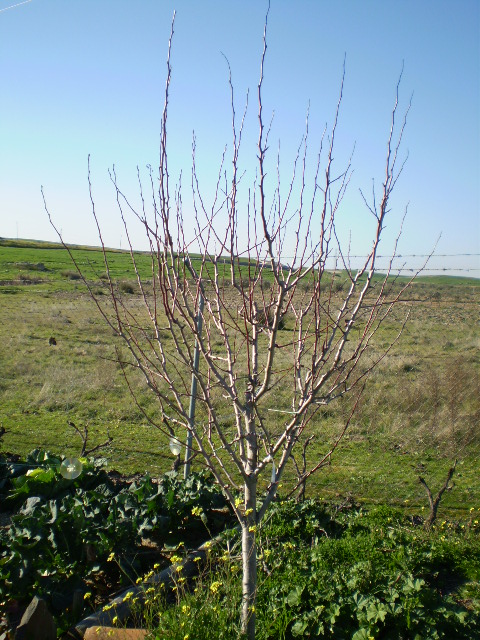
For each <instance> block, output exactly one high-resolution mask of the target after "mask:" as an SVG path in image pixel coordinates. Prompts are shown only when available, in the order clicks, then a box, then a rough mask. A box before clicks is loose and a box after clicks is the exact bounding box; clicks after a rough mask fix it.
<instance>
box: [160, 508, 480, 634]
mask: <svg viewBox="0 0 480 640" xmlns="http://www.w3.org/2000/svg"><path fill="white" fill-rule="evenodd" d="M449 525H450V526H449ZM478 533H479V532H478V529H477V528H476V527H475V528H474V529H470V530H467V529H466V528H465V526H463V528H462V525H461V524H454V523H445V524H444V526H441V527H439V528H434V529H433V530H431V531H430V532H426V531H424V530H423V528H422V527H421V526H418V525H417V526H415V525H413V524H412V522H411V520H409V519H408V518H407V517H406V516H405V514H403V513H402V512H401V511H399V510H395V509H390V508H386V507H380V508H377V509H373V510H371V511H366V510H364V509H359V508H349V509H343V510H339V509H338V507H336V506H329V505H325V504H322V503H320V502H318V501H313V500H307V501H306V502H304V503H302V504H296V503H294V502H293V501H288V502H285V503H282V504H278V503H277V504H275V505H274V507H273V510H272V513H271V515H270V517H269V518H268V519H267V520H266V522H265V523H264V525H263V526H262V527H261V528H260V529H259V532H258V540H257V541H258V547H259V589H258V593H257V619H258V627H257V633H258V637H259V638H261V639H262V640H267V639H268V640H274V639H275V640H279V639H283V640H287V639H288V640H294V639H296V638H320V637H321V638H335V639H338V638H340V639H341V638H345V639H347V638H348V639H350V638H353V639H355V640H368V639H371V638H390V639H396V640H400V639H402V638H445V639H450V638H464V639H467V638H469V639H470V638H473V637H477V635H478V632H479V629H480V598H479V597H480V590H479V588H478V579H479V577H480V562H479V557H480V555H479V550H480V541H479V536H478ZM209 569H210V570H209V572H208V575H207V574H205V573H201V574H200V576H199V578H198V579H197V582H196V583H195V585H194V587H195V588H194V590H193V592H189V591H187V590H186V589H185V587H184V585H182V584H181V583H180V584H179V585H177V590H176V592H175V593H176V604H175V607H173V608H172V606H171V605H169V604H168V600H167V599H166V598H165V596H163V600H162V601H161V603H160V604H157V609H156V612H157V614H158V615H159V618H158V617H157V619H159V622H157V623H156V625H154V624H153V623H152V624H151V625H150V627H149V628H150V629H152V630H155V631H154V632H155V633H156V634H157V637H158V638H163V637H171V638H179V639H181V638H183V637H184V635H181V632H183V634H185V635H187V634H189V637H192V638H193V637H195V638H197V637H198V638H204V637H205V638H207V637H209V636H208V634H207V635H204V634H202V632H201V630H200V631H199V628H200V629H201V627H199V626H198V625H199V624H205V625H206V624H208V619H209V616H212V615H213V614H214V613H215V611H218V612H219V615H218V623H216V626H215V629H216V632H217V633H218V634H219V635H218V637H224V638H233V637H240V636H239V634H238V629H237V627H236V626H235V617H234V613H235V606H236V603H238V601H239V599H240V590H239V587H238V585H236V583H235V581H232V580H231V578H230V576H232V575H235V574H236V573H238V571H239V570H240V566H239V556H238V549H237V548H236V547H235V544H233V545H232V543H229V545H228V546H227V547H226V548H225V547H224V548H223V550H221V551H219V552H218V553H217V555H216V556H214V557H212V558H211V559H210V564H209ZM475 585H476V586H475ZM212 587H213V588H212ZM179 594H181V597H180V595H179ZM151 618H152V620H153V616H151Z"/></svg>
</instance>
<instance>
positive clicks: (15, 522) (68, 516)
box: [0, 450, 226, 609]
mask: <svg viewBox="0 0 480 640" xmlns="http://www.w3.org/2000/svg"><path fill="white" fill-rule="evenodd" d="M61 462H62V458H61V457H57V456H54V455H52V454H50V453H49V452H46V451H40V450H35V451H34V452H32V453H31V454H30V455H29V456H28V457H27V460H25V461H24V462H20V461H18V460H17V461H16V462H12V463H10V464H6V465H5V466H4V467H3V469H4V471H3V474H4V478H3V480H4V481H5V482H4V485H3V493H4V497H5V504H6V505H9V506H10V508H15V509H16V511H15V513H14V514H13V515H12V517H11V524H10V526H9V527H7V528H6V529H2V530H1V532H0V599H1V600H6V599H22V600H25V599H26V600H28V599H29V598H31V597H32V595H33V594H34V593H36V594H37V595H43V596H44V597H46V598H47V599H49V600H50V602H51V603H52V605H53V607H54V609H62V608H64V607H65V606H67V605H69V604H70V602H69V598H70V599H71V596H72V594H73V591H74V590H75V589H83V590H84V591H86V590H87V588H86V584H87V582H88V584H89V585H93V586H94V585H95V584H100V583H101V582H102V581H105V580H107V582H108V583H109V584H110V583H111V584H112V586H115V584H117V585H118V584H119V583H120V582H121V581H122V580H123V581H125V579H127V580H130V581H135V579H136V578H137V576H138V575H139V574H140V573H141V571H142V562H141V557H140V556H139V554H138V551H139V549H140V545H141V542H142V539H143V538H144V537H147V536H151V537H154V538H155V539H156V541H157V543H158V545H159V546H160V547H161V546H162V545H172V544H173V543H174V542H175V541H178V539H179V537H181V536H183V537H185V539H186V540H187V539H189V538H190V539H191V540H195V543H196V544H199V543H200V542H201V541H202V540H204V539H205V537H206V536H208V535H209V533H208V531H209V529H211V530H214V531H215V530H218V527H219V526H221V525H222V524H223V523H224V522H225V517H226V516H224V518H223V521H222V522H221V523H220V524H219V521H218V518H216V517H214V516H212V511H213V510H215V509H219V508H222V507H224V506H225V501H224V499H223V497H222V495H221V493H220V492H219V490H218V488H217V487H216V486H215V484H214V482H213V480H212V478H211V476H209V474H208V473H206V472H201V473H194V474H192V475H191V476H190V477H189V479H188V480H187V481H183V480H181V479H180V478H179V477H177V475H176V474H174V473H173V472H170V473H168V474H166V475H165V476H163V477H162V478H160V479H159V480H158V481H155V482H154V481H153V479H152V478H150V477H149V476H148V475H147V476H143V477H141V478H139V479H137V480H136V481H135V482H129V483H127V482H125V481H124V482H121V481H117V482H116V483H113V481H112V480H111V479H110V477H109V476H108V474H107V473H106V471H105V470H104V469H103V468H102V464H101V462H98V461H95V460H93V459H91V460H85V459H83V463H84V469H83V472H82V474H81V475H80V476H79V477H78V478H76V479H75V480H68V479H65V478H63V477H62V476H61V474H60V473H59V467H60V464H61ZM194 505H195V506H197V510H196V511H195V510H194V508H193V506H194ZM205 525H207V528H205ZM112 553H114V554H115V556H116V558H117V559H118V562H117V564H115V563H108V559H109V557H110V556H111V554H112ZM61 594H64V596H63V597H61Z"/></svg>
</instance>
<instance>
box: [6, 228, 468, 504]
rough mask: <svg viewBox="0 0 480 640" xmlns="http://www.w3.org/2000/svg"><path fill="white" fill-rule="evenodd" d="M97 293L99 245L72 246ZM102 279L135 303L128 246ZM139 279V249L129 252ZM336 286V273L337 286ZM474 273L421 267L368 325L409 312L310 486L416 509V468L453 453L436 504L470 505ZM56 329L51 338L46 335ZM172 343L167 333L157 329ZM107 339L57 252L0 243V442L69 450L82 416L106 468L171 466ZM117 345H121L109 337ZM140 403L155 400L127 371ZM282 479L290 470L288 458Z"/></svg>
mask: <svg viewBox="0 0 480 640" xmlns="http://www.w3.org/2000/svg"><path fill="white" fill-rule="evenodd" d="M73 252H74V255H75V258H76V260H78V262H79V264H80V265H81V268H82V270H83V271H84V272H85V273H87V275H88V280H89V282H90V283H91V286H92V288H93V290H94V291H95V292H96V293H97V294H98V295H99V299H105V300H106V299H107V298H106V296H105V298H102V294H105V293H107V291H106V283H105V277H104V275H103V276H102V274H104V272H105V268H104V265H103V257H102V254H101V252H100V251H99V250H95V249H91V248H86V247H83V248H82V247H78V248H75V249H74V250H73ZM109 258H110V267H111V273H112V277H113V278H114V279H115V281H116V282H117V283H118V286H119V288H120V290H121V291H122V293H123V295H125V296H128V297H129V304H131V305H133V306H135V305H139V304H140V300H139V295H138V286H137V284H136V281H135V278H134V276H133V274H132V270H131V264H130V257H129V255H128V254H127V253H125V252H120V251H116V252H111V253H110V254H109ZM139 264H140V269H141V271H142V274H143V275H144V276H145V277H146V278H148V275H149V259H148V256H146V255H143V256H140V257H139ZM338 289H339V290H338V292H337V293H338V295H339V296H341V293H342V291H341V283H340V286H339V287H338ZM479 301H480V281H479V280H475V279H466V278H465V279H463V278H452V277H443V276H442V277H439V276H430V277H419V278H418V279H417V280H416V282H415V283H414V284H413V285H412V286H411V288H410V289H409V290H408V292H407V293H406V295H404V296H403V297H402V301H401V302H400V303H399V304H398V307H397V309H396V311H395V313H394V314H393V315H392V317H391V319H390V320H389V323H388V324H386V325H385V326H384V327H383V328H382V332H381V333H379V334H378V336H377V344H376V348H377V349H379V350H381V349H382V347H384V346H385V345H387V344H388V340H389V337H391V336H393V335H394V333H395V331H397V330H398V329H399V327H400V326H401V323H402V322H403V319H404V317H405V314H406V313H407V311H408V310H410V319H409V322H408V324H407V327H406V329H405V331H404V333H403V335H402V337H401V339H400V342H399V343H398V344H397V345H396V347H395V348H394V350H393V351H392V352H391V353H390V354H389V355H388V357H387V358H386V359H385V360H384V361H383V362H382V363H381V365H380V366H379V367H378V369H377V370H376V371H375V373H374V374H373V375H372V376H371V377H370V379H369V382H368V384H367V388H366V390H365V393H364V395H363V397H362V400H361V402H360V404H359V407H358V410H357V413H356V415H355V417H354V419H353V420H352V422H351V426H350V428H349V431H348V432H347V435H346V436H345V438H344V440H343V441H342V443H341V445H340V446H339V448H338V449H337V451H336V452H335V454H334V456H333V457H332V460H331V465H330V466H328V467H326V468H325V469H322V470H321V471H320V472H318V473H317V474H316V475H315V476H314V477H313V478H312V479H311V480H310V481H309V483H308V484H307V494H310V495H319V496H321V497H325V498H326V499H328V498H331V497H335V498H336V499H338V498H339V497H344V496H347V495H351V496H352V497H353V499H354V500H356V501H359V502H366V503H389V504H397V505H403V506H406V507H407V508H408V509H412V510H413V511H417V512H418V510H419V509H421V507H422V506H426V505H427V502H426V495H425V491H424V489H423V488H422V487H421V486H420V484H419V482H418V476H419V475H423V476H424V477H425V479H426V480H427V482H429V484H431V486H432V489H433V490H435V489H436V488H439V487H440V486H441V484H442V483H443V480H444V478H445V475H446V473H447V470H448V468H449V467H450V466H451V463H452V462H453V460H454V459H456V458H458V460H459V463H458V467H457V472H456V474H455V476H454V482H455V486H454V488H453V490H452V491H451V492H449V493H448V494H447V495H446V496H445V498H444V502H443V503H442V507H443V508H445V509H447V510H451V511H459V512H460V511H462V512H465V511H467V510H468V509H470V508H471V507H474V508H478V507H479V506H480V474H479V468H478V459H479V455H480V424H479V423H480V355H479V354H480V351H479V347H480V339H479V338H480V333H479V313H478V310H479V308H478V303H479ZM51 337H54V338H55V340H56V343H57V344H56V346H51V345H49V339H50V338H51ZM165 340H168V336H165ZM116 341H117V338H115V337H114V336H113V334H112V331H111V329H109V328H108V327H107V326H106V325H105V324H104V322H103V321H102V319H101V317H100V316H99V314H98V311H97V310H96V308H95V305H94V304H93V302H92V300H91V298H90V296H89V295H88V293H87V292H86V290H85V285H84V283H83V282H82V281H81V280H80V279H79V277H78V274H77V272H76V271H75V268H74V266H73V265H72V262H71V259H70V257H69V256H68V253H67V252H66V251H65V249H63V248H61V247H60V246H58V245H50V244H47V243H35V242H28V241H13V240H10V241H7V240H2V241H0V344H1V349H0V424H1V425H2V426H3V427H4V428H5V430H6V434H5V436H4V438H3V448H4V450H7V451H10V452H14V453H20V454H23V453H26V452H28V451H30V450H31V449H33V448H35V447H45V448H48V449H51V450H52V451H54V452H56V453H59V454H62V453H63V454H78V453H79V451H80V448H81V441H80V438H79V437H78V435H77V434H75V432H74V430H73V428H72V427H71V426H69V424H68V423H69V422H73V423H75V424H76V425H77V426H79V427H83V426H87V427H88V429H89V434H90V442H89V445H90V446H94V445H96V444H99V443H101V442H103V441H104V440H105V439H106V438H107V435H108V434H109V435H110V436H112V438H113V442H112V444H111V445H110V446H109V447H108V449H105V450H104V451H103V455H105V457H107V459H108V464H109V467H110V468H116V469H118V470H120V471H122V472H125V473H133V472H136V471H140V472H144V471H147V470H148V471H150V472H151V473H153V474H160V473H162V472H164V471H166V470H168V469H169V468H170V467H171V465H172V456H171V454H170V451H169V449H168V443H167V442H166V440H165V438H164V437H163V436H162V435H161V434H160V433H159V432H158V431H157V430H155V429H154V428H153V427H152V426H150V425H149V424H148V423H147V421H146V420H145V417H144V416H143V414H142V413H141V412H140V411H139V409H138V408H137V407H136V406H135V404H134V402H133V401H132V398H131V396H130V394H129V392H128V389H127V388H126V385H125V382H124V380H123V377H122V374H121V371H120V369H119V367H118V365H117V364H116V362H115V346H116ZM117 346H119V347H120V346H121V345H120V344H118V345H117ZM135 385H136V390H137V393H138V395H139V396H140V398H141V402H142V406H144V407H145V408H146V410H147V412H149V413H151V414H152V415H154V414H155V411H156V404H155V399H154V398H153V397H152V396H151V395H149V392H148V390H147V389H144V387H143V386H142V382H141V380H138V381H135ZM351 402H352V400H351V399H345V400H342V401H341V402H338V403H337V404H334V405H331V406H329V407H328V408H327V409H325V410H323V412H322V413H320V414H319V415H318V416H317V419H316V421H315V423H314V427H313V430H314V431H315V434H316V435H315V439H314V441H313V442H312V444H311V445H310V447H309V449H308V458H309V461H310V462H313V461H314V460H315V459H317V458H318V457H319V456H320V455H322V454H323V453H325V452H326V451H327V450H328V446H329V444H330V443H331V442H332V441H333V440H334V439H335V437H336V435H337V434H338V433H339V432H340V430H341V428H342V425H343V424H344V421H345V420H346V418H347V416H348V415H349V412H350V409H351ZM289 474H290V476H287V477H286V478H285V488H286V486H287V484H288V480H289V477H290V478H291V477H292V476H294V475H295V474H294V468H293V465H292V466H291V467H290V469H289Z"/></svg>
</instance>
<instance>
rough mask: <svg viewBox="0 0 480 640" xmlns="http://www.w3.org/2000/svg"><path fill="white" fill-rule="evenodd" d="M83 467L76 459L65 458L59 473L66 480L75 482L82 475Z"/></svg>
mask: <svg viewBox="0 0 480 640" xmlns="http://www.w3.org/2000/svg"><path fill="white" fill-rule="evenodd" d="M82 469H83V465H82V463H81V462H80V460H78V458H65V460H64V461H63V462H62V464H61V465H60V473H61V475H62V476H63V477H64V478H66V479H67V480H75V478H78V476H79V475H80V474H81V473H82Z"/></svg>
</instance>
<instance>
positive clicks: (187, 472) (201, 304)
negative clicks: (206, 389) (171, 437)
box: [183, 293, 204, 480]
mask: <svg viewBox="0 0 480 640" xmlns="http://www.w3.org/2000/svg"><path fill="white" fill-rule="evenodd" d="M203 307H204V300H203V296H202V294H201V293H200V300H199V304H198V313H197V320H196V323H197V335H198V336H200V335H201V333H202V325H203V315H202V314H203ZM199 359H200V345H199V344H198V339H197V340H195V353H194V355H193V373H192V388H191V391H190V407H189V409H188V424H189V425H190V429H189V430H188V432H187V446H186V447H185V466H184V467H183V477H184V479H185V480H186V479H187V478H188V476H189V475H190V463H191V459H192V455H191V452H192V438H193V436H192V430H193V426H194V423H195V400H196V397H197V376H196V373H197V371H198V361H199Z"/></svg>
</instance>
